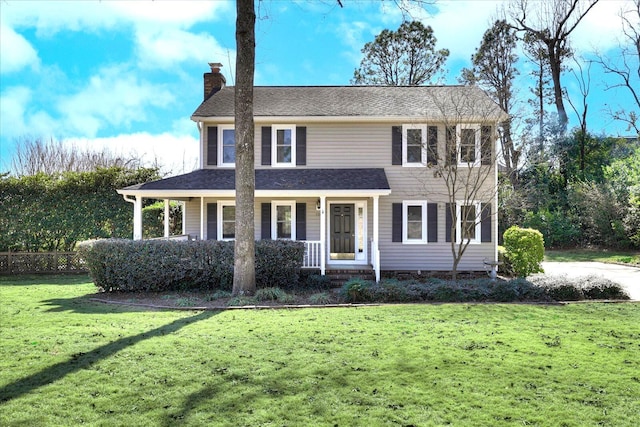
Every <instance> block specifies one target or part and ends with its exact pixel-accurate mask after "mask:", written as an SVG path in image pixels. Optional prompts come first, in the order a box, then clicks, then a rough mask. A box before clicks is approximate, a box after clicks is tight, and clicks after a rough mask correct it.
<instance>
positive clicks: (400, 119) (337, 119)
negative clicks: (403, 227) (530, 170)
mask: <svg viewBox="0 0 640 427" xmlns="http://www.w3.org/2000/svg"><path fill="white" fill-rule="evenodd" d="M507 118H508V116H507V115H506V114H496V115H494V116H491V117H487V116H483V115H478V116H469V117H465V118H464V120H463V121H461V122H463V123H478V122H489V121H491V122H498V121H502V120H506V119H507ZM190 119H191V120H192V121H194V122H205V123H213V124H214V125H215V123H233V122H234V120H235V118H234V117H233V116H217V117H215V118H213V117H211V116H191V117H190ZM253 120H254V123H256V124H263V123H272V122H280V123H287V122H289V123H292V122H293V123H374V122H377V123H393V124H396V123H427V122H431V123H441V124H442V123H444V121H445V120H444V117H443V115H442V114H434V115H432V116H427V115H422V116H254V118H253Z"/></svg>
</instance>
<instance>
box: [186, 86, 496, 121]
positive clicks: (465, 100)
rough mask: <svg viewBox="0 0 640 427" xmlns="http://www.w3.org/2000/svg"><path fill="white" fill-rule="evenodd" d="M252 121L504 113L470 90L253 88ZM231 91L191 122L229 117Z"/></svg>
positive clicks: (208, 104)
mask: <svg viewBox="0 0 640 427" xmlns="http://www.w3.org/2000/svg"><path fill="white" fill-rule="evenodd" d="M253 96H254V99H253V103H254V106H253V108H254V116H256V117H300V116H303V117H425V118H428V119H436V118H438V117H439V116H442V115H443V114H444V113H446V114H457V115H458V116H462V115H475V116H479V115H482V116H483V117H487V118H489V117H491V118H493V119H497V118H498V117H500V116H502V115H504V112H503V111H502V110H501V109H500V108H499V107H498V105H497V104H496V103H494V102H493V101H492V100H491V99H490V98H489V96H487V94H486V93H484V92H483V91H482V90H481V89H479V88H478V87H475V86H256V87H255V88H254V95H253ZM234 99H235V87H233V86H227V87H224V88H223V89H222V90H220V91H218V92H217V93H216V94H215V95H213V96H211V97H210V98H209V99H206V100H205V101H204V102H202V104H200V106H199V107H198V109H197V110H196V111H195V112H194V113H193V116H192V118H194V119H195V118H204V117H233V116H234Z"/></svg>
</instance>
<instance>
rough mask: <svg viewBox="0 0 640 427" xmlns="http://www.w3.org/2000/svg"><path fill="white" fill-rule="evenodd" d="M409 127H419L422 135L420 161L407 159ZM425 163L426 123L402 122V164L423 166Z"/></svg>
mask: <svg viewBox="0 0 640 427" xmlns="http://www.w3.org/2000/svg"><path fill="white" fill-rule="evenodd" d="M410 129H420V131H421V134H422V137H421V141H420V142H421V150H420V161H419V162H409V161H408V159H407V143H408V138H407V131H408V130H410ZM426 164H427V125H426V124H420V125H417V124H404V125H402V166H407V167H418V166H425V165H426Z"/></svg>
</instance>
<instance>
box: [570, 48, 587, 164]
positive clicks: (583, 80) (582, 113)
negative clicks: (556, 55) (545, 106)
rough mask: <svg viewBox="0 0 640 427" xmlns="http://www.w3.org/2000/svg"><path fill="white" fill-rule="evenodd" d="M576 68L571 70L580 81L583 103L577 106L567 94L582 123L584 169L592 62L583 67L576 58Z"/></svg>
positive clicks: (581, 143) (580, 139)
mask: <svg viewBox="0 0 640 427" xmlns="http://www.w3.org/2000/svg"><path fill="white" fill-rule="evenodd" d="M574 60H575V63H576V68H577V70H578V71H576V68H573V69H572V70H571V72H572V73H573V75H574V76H575V77H576V81H577V83H578V88H579V90H580V95H581V99H582V105H580V106H577V105H576V104H574V103H573V101H571V97H570V96H567V100H568V101H569V104H570V105H571V108H572V109H573V111H574V112H575V113H576V117H577V118H578V122H579V123H580V132H579V135H578V138H579V141H578V142H579V144H580V159H579V162H580V170H581V171H584V167H585V155H586V153H585V147H586V141H587V114H588V111H589V104H588V103H587V98H588V96H589V90H590V88H591V64H590V63H587V67H586V69H584V68H583V67H582V65H581V64H580V61H578V60H577V59H575V58H574Z"/></svg>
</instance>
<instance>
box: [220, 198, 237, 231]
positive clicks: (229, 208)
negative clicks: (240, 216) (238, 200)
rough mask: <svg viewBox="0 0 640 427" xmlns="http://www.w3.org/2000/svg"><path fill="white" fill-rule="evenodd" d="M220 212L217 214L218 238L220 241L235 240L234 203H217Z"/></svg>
mask: <svg viewBox="0 0 640 427" xmlns="http://www.w3.org/2000/svg"><path fill="white" fill-rule="evenodd" d="M218 206H219V208H218V209H220V212H219V213H218V218H220V221H218V227H219V229H218V236H221V237H222V240H233V239H235V238H236V205H235V202H231V201H229V202H219V203H218Z"/></svg>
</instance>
